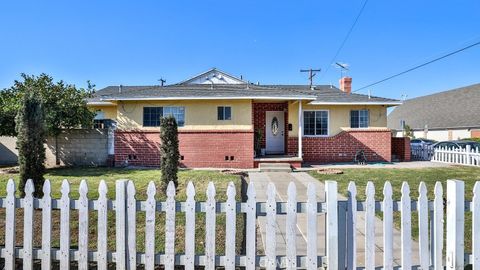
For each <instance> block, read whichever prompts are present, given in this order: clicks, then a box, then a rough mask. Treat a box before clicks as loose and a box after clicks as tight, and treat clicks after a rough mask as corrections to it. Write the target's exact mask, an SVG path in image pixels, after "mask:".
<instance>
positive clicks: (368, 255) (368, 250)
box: [365, 182, 375, 270]
mask: <svg viewBox="0 0 480 270" xmlns="http://www.w3.org/2000/svg"><path fill="white" fill-rule="evenodd" d="M365 194H366V195H367V200H366V202H365V203H366V206H365V208H366V209H365V269H367V270H374V269H375V187H374V186H373V183H372V182H368V183H367V188H366V191H365Z"/></svg>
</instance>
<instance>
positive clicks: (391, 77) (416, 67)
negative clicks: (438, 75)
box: [352, 41, 480, 93]
mask: <svg viewBox="0 0 480 270" xmlns="http://www.w3.org/2000/svg"><path fill="white" fill-rule="evenodd" d="M477 45H480V41H478V42H475V43H473V44H470V45H468V46H466V47H463V48H461V49H458V50H456V51H453V52H450V53H447V54H445V55H443V56H440V57H437V58H435V59H433V60H430V61H428V62H426V63H423V64H420V65H418V66H415V67H412V68H409V69H407V70H405V71H402V72H400V73H397V74H395V75H392V76H389V77H387V78H385V79H382V80H380V81H377V82H374V83H371V84H369V85H366V86H364V87H361V88H359V89H357V90H355V91H352V93H354V92H358V91H360V90H363V89H365V88H367V87H371V86H374V85H377V84H379V83H382V82H384V81H388V80H390V79H393V78H395V77H398V76H400V75H403V74H405V73H408V72H410V71H414V70H416V69H419V68H421V67H424V66H426V65H429V64H432V63H434V62H437V61H439V60H442V59H444V58H447V57H449V56H452V55H454V54H457V53H459V52H462V51H465V50H467V49H470V48H472V47H475V46H477Z"/></svg>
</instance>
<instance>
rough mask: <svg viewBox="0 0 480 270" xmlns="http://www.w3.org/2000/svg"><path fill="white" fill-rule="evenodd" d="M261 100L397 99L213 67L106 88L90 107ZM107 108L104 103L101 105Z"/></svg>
mask: <svg viewBox="0 0 480 270" xmlns="http://www.w3.org/2000/svg"><path fill="white" fill-rule="evenodd" d="M179 99H255V100H259V99H263V100H267V99H269V100H309V101H311V104H325V105H328V104H336V105H342V104H345V105H352V104H375V105H398V104H400V103H399V101H398V100H394V99H388V98H381V97H374V96H367V95H361V94H353V93H351V94H347V93H345V92H343V91H341V90H340V89H338V88H336V87H334V86H332V85H318V86H314V87H313V88H311V87H310V86H309V85H259V84H252V83H249V82H247V81H244V80H243V79H241V78H237V77H235V76H232V75H229V74H227V73H225V72H223V71H221V70H218V69H216V68H212V69H210V70H208V71H206V72H203V73H201V74H199V75H196V76H194V77H192V78H190V79H187V80H185V81H182V82H180V83H177V84H172V85H166V86H159V85H150V86H109V87H106V88H104V89H101V90H99V91H98V92H96V93H95V97H94V98H92V99H89V100H88V102H89V104H92V105H93V104H100V103H101V102H111V101H117V100H179ZM104 105H107V104H104Z"/></svg>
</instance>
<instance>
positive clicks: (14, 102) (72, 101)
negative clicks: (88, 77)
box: [0, 74, 95, 137]
mask: <svg viewBox="0 0 480 270" xmlns="http://www.w3.org/2000/svg"><path fill="white" fill-rule="evenodd" d="M21 77H22V80H21V81H15V82H14V85H13V86H12V87H10V88H8V89H4V90H2V91H0V136H2V135H6V136H16V135H17V132H16V130H15V127H14V124H13V123H15V122H14V119H15V115H16V113H17V111H18V110H19V108H20V106H21V104H22V99H23V97H24V96H25V95H26V93H27V92H31V93H33V95H35V96H36V97H38V98H39V99H40V101H41V103H42V104H43V108H44V121H45V128H46V132H47V134H48V135H50V136H55V137H56V136H58V135H59V134H60V132H61V130H62V129H68V128H77V127H81V126H90V125H91V124H92V121H93V117H94V115H95V114H94V113H93V112H91V111H90V110H89V109H88V108H87V101H86V99H87V98H89V97H91V94H92V92H93V88H94V85H92V84H90V82H87V83H88V87H87V89H83V88H76V87H75V86H74V85H70V84H66V83H65V82H63V81H59V82H54V81H53V78H52V77H51V76H48V75H47V74H40V76H34V75H26V74H21Z"/></svg>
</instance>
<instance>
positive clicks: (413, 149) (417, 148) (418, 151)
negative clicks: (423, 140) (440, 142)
mask: <svg viewBox="0 0 480 270" xmlns="http://www.w3.org/2000/svg"><path fill="white" fill-rule="evenodd" d="M410 153H411V154H410V158H411V160H431V159H432V156H433V153H434V149H433V146H431V145H410Z"/></svg>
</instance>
